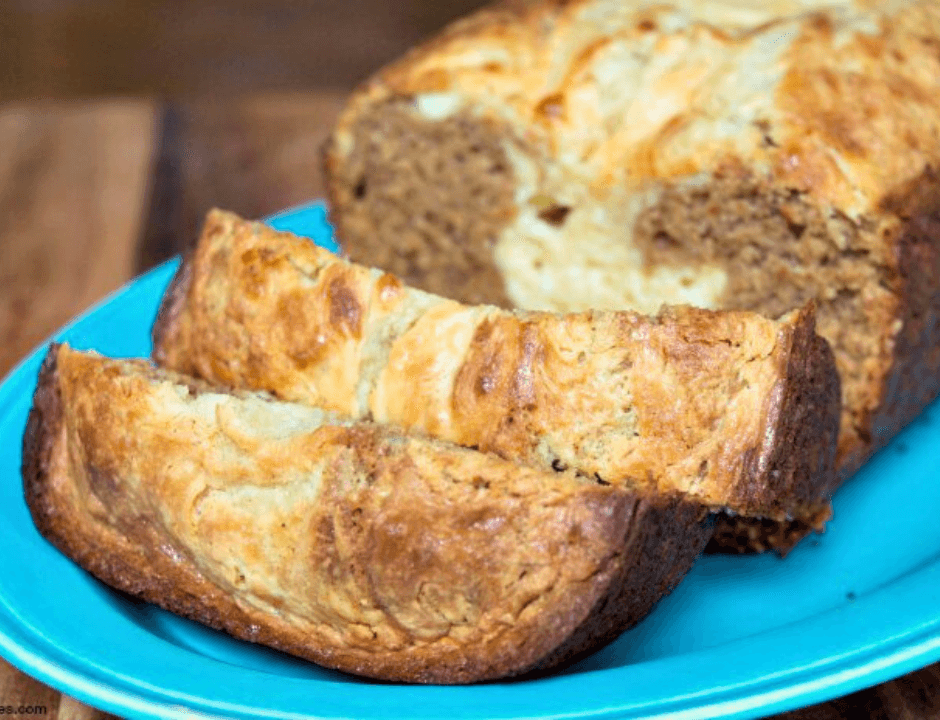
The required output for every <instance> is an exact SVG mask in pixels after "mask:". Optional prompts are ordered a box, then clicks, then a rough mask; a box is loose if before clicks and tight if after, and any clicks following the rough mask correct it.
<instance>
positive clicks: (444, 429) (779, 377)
mask: <svg viewBox="0 0 940 720" xmlns="http://www.w3.org/2000/svg"><path fill="white" fill-rule="evenodd" d="M154 358H155V359H156V360H157V362H159V363H160V364H161V365H164V366H166V367H168V368H171V369H173V370H176V371H179V372H183V373H186V374H191V375H195V376H198V377H201V378H204V379H206V380H208V381H210V382H213V383H218V384H222V385H226V386H230V387H236V388H251V389H256V390H266V391H270V392H273V393H275V394H276V395H277V396H278V397H280V398H282V399H285V400H291V401H299V402H305V403H308V404H311V405H314V406H317V407H323V408H326V409H329V410H333V411H336V412H339V413H341V414H343V415H344V416H346V417H350V418H354V419H370V420H374V421H376V422H380V423H389V424H392V425H395V426H397V427H400V428H402V429H403V430H404V431H406V432H418V433H422V434H429V435H431V436H434V437H437V438H441V439H444V440H447V441H450V442H454V443H457V444H459V445H463V446H468V447H476V448H479V449H480V450H482V451H485V452H494V453H496V454H498V455H500V456H502V457H504V458H507V459H509V460H512V461H515V462H520V463H523V464H526V465H530V466H533V467H537V468H540V469H542V470H553V469H554V470H563V469H567V468H571V469H574V470H576V471H578V472H579V473H581V474H582V475H584V476H586V477H590V478H597V479H598V480H599V481H601V482H605V483H612V484H614V485H618V486H619V485H624V484H626V485H627V486H634V487H635V486H638V485H640V486H646V487H648V488H649V489H650V490H655V491H657V492H660V493H673V492H682V493H685V494H688V495H689V496H690V497H693V498H695V499H696V500H697V501H699V502H701V503H703V504H705V505H707V506H709V507H711V508H716V509H718V508H730V509H731V510H732V511H734V512H736V513H739V514H745V515H760V516H766V517H775V518H778V519H785V518H787V517H789V516H791V515H793V514H798V513H811V512H814V511H816V512H819V511H821V509H822V508H825V507H826V506H827V504H828V498H829V493H830V490H831V487H832V484H833V482H834V477H835V476H834V473H833V461H834V452H835V441H836V434H837V430H838V413H839V406H838V394H839V390H838V379H837V376H836V372H835V367H834V362H833V359H832V355H831V351H830V350H829V347H828V346H827V345H826V343H825V341H823V340H821V339H820V338H819V337H818V336H817V335H815V334H814V332H813V315H812V311H811V309H803V310H800V311H796V312H794V313H791V314H789V315H787V316H785V317H784V318H783V319H781V320H780V321H772V320H768V319H766V318H764V317H762V316H759V315H756V314H753V313H744V312H728V313H716V312H712V311H707V310H694V309H691V308H684V307H676V308H669V309H665V310H663V311H662V312H661V313H660V314H659V315H658V316H656V317H647V316H644V315H640V314H638V313H635V312H585V313H579V314H569V315H556V314H551V313H544V312H541V313H540V312H527V313H526V312H517V313H513V312H509V311H505V310H500V309H498V308H495V307H492V306H467V305H461V304H459V303H457V302H455V301H452V300H446V299H444V298H441V297H438V296H435V295H431V294H428V293H425V292H422V291H419V290H414V289H411V288H408V287H406V286H404V285H403V284H402V283H401V282H400V281H399V280H398V279H397V278H395V277H394V276H392V275H390V274H387V273H383V272H380V271H378V270H370V269H368V268H366V267H363V266H361V265H355V264H352V263H349V262H346V261H344V260H342V259H341V258H339V257H337V256H336V255H334V254H333V253H330V252H328V251H326V250H324V249H322V248H319V247H317V246H316V245H314V244H313V243H312V242H310V241H309V240H306V239H304V238H298V237H296V236H294V235H291V234H289V233H279V232H275V231H273V230H271V229H270V228H268V227H266V226H264V225H261V224H258V223H252V222H246V221H244V220H241V219H240V218H238V217H237V216H235V215H233V214H231V213H224V212H221V211H215V212H213V213H211V214H210V215H209V217H208V220H207V222H206V226H205V229H204V232H203V234H202V237H201V239H200V242H199V244H198V246H197V247H196V249H195V252H194V253H193V254H192V256H191V257H190V258H189V259H187V260H186V261H185V262H184V264H183V266H182V267H181V269H180V271H179V274H178V275H177V278H176V280H175V281H174V283H172V285H171V287H170V288H169V290H168V292H167V295H166V297H165V299H164V303H163V307H162V309H161V312H160V316H159V318H158V320H157V323H156V326H155V330H154Z"/></svg>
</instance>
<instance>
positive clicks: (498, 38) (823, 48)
mask: <svg viewBox="0 0 940 720" xmlns="http://www.w3.org/2000/svg"><path fill="white" fill-rule="evenodd" d="M938 43H940V5H938V4H937V3H936V2H934V1H933V0H887V1H878V2H875V1H874V0H837V1H834V2H833V1H829V0H774V1H772V2H763V0H744V1H742V2H734V3H725V2H715V1H712V2H709V1H703V0H672V1H671V2H652V1H646V2H644V1H640V2H630V3H624V2H621V1H620V0H575V1H574V2H558V1H551V2H548V1H545V2H520V1H516V2H504V3H499V4H497V5H495V6H493V7H491V8H486V9H484V10H481V11H478V12H477V13H475V14H473V15H470V16H468V17H467V18H464V19H462V20H460V21H458V22H456V23H454V24H453V25H451V26H450V27H449V28H447V29H446V30H445V31H444V32H443V33H441V34H439V35H438V36H437V37H435V38H434V39H433V40H431V41H430V42H428V43H425V44H424V45H422V46H420V47H418V48H416V49H415V50H413V51H412V52H410V53H408V54H406V55H405V56H404V57H403V58H402V59H401V60H399V61H397V62H395V63H393V64H391V65H390V66H388V67H387V68H385V69H384V70H383V71H382V72H381V73H379V74H377V75H376V76H375V77H373V78H372V79H370V81H369V82H367V83H366V84H364V85H363V86H362V87H361V88H359V90H358V91H357V93H356V94H355V95H354V96H353V97H352V98H351V101H350V103H349V105H348V107H347V108H346V110H345V111H344V113H343V114H342V116H341V118H340V120H339V123H338V126H337V129H336V132H335V134H334V136H333V138H332V141H331V144H330V148H329V151H328V162H330V163H333V162H337V161H338V158H340V157H342V156H344V155H345V154H346V153H348V152H349V151H350V149H351V147H352V142H353V140H352V137H351V134H350V133H351V127H352V124H353V123H354V122H355V121H356V120H357V118H359V117H361V116H362V115H363V114H365V113H366V112H367V108H368V107H369V106H373V105H378V104H381V103H384V102H386V101H387V100H389V99H391V98H395V97H412V98H417V99H420V100H422V102H423V101H426V103H425V102H423V106H424V107H427V108H428V112H429V113H430V114H432V115H435V114H436V115H440V114H441V113H443V114H445V115H446V114H447V113H449V112H455V111H459V110H461V109H463V108H465V107H468V106H469V105H470V104H472V107H473V113H474V116H475V117H478V118H486V117H488V118H492V119H494V120H497V121H498V122H499V124H501V125H503V124H507V125H509V126H513V127H517V128H524V132H521V133H519V135H518V140H519V141H522V142H524V143H526V144H527V145H529V146H530V147H533V148H538V152H539V154H540V155H545V156H547V157H553V158H555V159H557V160H558V161H559V162H562V163H563V164H565V165H566V166H567V167H569V168H570V169H572V170H573V171H575V172H576V173H577V174H578V175H579V176H580V177H582V178H584V179H586V181H587V182H589V183H590V184H591V185H592V187H593V188H594V190H595V192H597V193H598V194H599V195H602V194H603V193H604V192H605V188H608V187H609V186H610V185H611V184H614V183H616V184H626V185H627V186H634V187H641V186H643V185H645V184H647V183H648V182H649V181H651V180H670V179H674V178H678V177H686V176H692V175H695V174H696V173H698V172H703V171H705V172H707V171H711V170H712V169H714V168H715V167H717V166H720V165H722V164H733V165H742V166H746V167H749V168H752V169H755V170H757V171H758V174H760V175H762V176H767V177H768V178H770V179H771V180H772V181H774V182H779V183H781V184H784V185H787V186H789V187H795V188H798V189H800V190H802V191H807V192H810V193H811V194H812V195H813V196H814V197H816V198H818V199H819V200H820V201H822V202H825V203H827V204H830V205H832V206H834V207H837V208H839V209H840V210H841V211H842V212H844V213H846V214H847V215H849V216H850V217H853V218H855V217H858V216H859V215H860V214H862V213H875V214H878V213H879V211H880V210H881V209H880V208H879V207H878V205H879V203H880V201H881V199H882V198H883V197H885V196H886V195H887V194H889V192H891V191H892V190H894V189H895V188H897V187H899V186H900V185H902V184H903V183H905V182H908V181H911V180H914V179H915V178H917V177H918V176H920V175H921V174H922V173H923V172H924V171H925V170H927V169H928V168H929V167H931V166H935V165H936V162H937V160H938V156H940V151H938V145H937V137H938V136H940V58H938V55H937V46H938ZM768 139H770V140H769V141H768Z"/></svg>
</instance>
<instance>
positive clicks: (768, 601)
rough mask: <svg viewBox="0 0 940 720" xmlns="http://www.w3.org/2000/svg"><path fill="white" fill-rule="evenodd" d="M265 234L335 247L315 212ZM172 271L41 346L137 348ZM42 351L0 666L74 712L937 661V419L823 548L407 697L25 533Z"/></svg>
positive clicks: (570, 693)
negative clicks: (575, 661) (247, 639)
mask: <svg viewBox="0 0 940 720" xmlns="http://www.w3.org/2000/svg"><path fill="white" fill-rule="evenodd" d="M270 222H271V224H272V225H275V226H277V227H280V228H284V229H290V230H293V231H295V232H297V233H299V234H304V235H308V236H310V237H312V238H314V239H315V240H316V241H317V242H319V243H321V244H324V245H326V246H328V247H333V248H335V245H332V241H331V239H330V230H329V226H328V225H327V223H326V220H325V216H324V212H323V209H322V207H320V206H317V205H314V206H309V207H305V208H301V209H298V210H294V211H290V212H288V213H285V214H282V215H280V216H277V217H275V218H272V219H271V220H270ZM175 265H176V263H175V262H171V263H168V264H166V265H163V266H161V267H159V268H157V269H156V270H154V271H152V272H150V273H148V274H146V275H144V276H142V277H140V278H139V279H137V280H135V281H134V282H132V283H131V284H130V285H128V286H127V287H125V288H124V289H122V290H120V291H119V292H118V293H117V294H115V295H114V296H113V297H111V298H110V299H108V300H106V301H105V302H104V303H102V304H101V305H99V306H98V307H96V308H94V309H93V310H91V311H90V312H88V313H87V314H86V315H84V316H82V317H81V318H79V319H78V320H76V321H75V322H73V323H72V324H71V325H69V326H68V327H66V328H65V329H63V330H62V331H61V332H59V333H58V334H57V335H56V338H57V339H64V340H68V341H69V342H70V343H72V344H73V345H75V346H77V347H80V348H95V349H97V350H99V351H101V352H103V353H105V354H109V355H115V356H145V355H148V354H149V352H150V339H149V328H150V325H151V323H152V321H153V318H154V314H155V312H156V309H157V305H158V302H159V299H160V296H161V294H162V292H163V290H164V288H165V287H166V285H167V283H168V282H169V280H170V277H171V275H172V274H173V271H174V269H175ZM43 352H44V348H40V349H38V350H37V351H36V352H34V353H33V354H32V355H31V356H30V357H29V358H27V360H26V361H25V362H23V363H22V364H21V365H20V366H19V367H18V368H17V369H16V370H15V371H14V372H13V373H12V374H11V375H10V376H9V377H8V378H7V379H6V381H5V382H4V384H3V385H2V387H0V437H2V443H0V652H2V654H3V655H4V656H5V657H6V658H7V659H8V660H9V661H10V662H12V663H13V664H14V665H16V666H18V667H20V668H21V669H22V670H24V671H25V672H27V673H29V674H30V675H33V676H35V677H37V678H39V679H41V680H43V681H44V682H46V683H48V684H50V685H52V686H54V687H57V688H59V689H61V690H63V691H65V692H66V693H68V694H70V695H73V696H75V697H78V698H79V699H81V700H84V701H85V702H87V703H90V704H92V705H95V706H98V707H100V708H103V709H105V710H108V711H111V712H113V713H116V714H118V715H122V716H125V717H135V718H180V717H199V716H214V717H219V716H221V717H228V718H257V717H275V718H300V717H316V718H359V719H362V720H365V719H369V720H379V719H382V720H384V719H390V718H455V719H456V718H547V717H563V718H588V717H590V718H639V717H644V718H645V717H667V716H668V717H670V718H711V717H733V718H746V717H759V716H762V715H766V714H769V713H772V712H775V711H781V710H786V709H789V708H793V707H796V706H800V705H808V704H812V703H816V702H821V701H823V700H826V699H828V698H831V697H835V696H838V695H844V694H846V693H849V692H851V691H853V690H856V689H859V688H861V687H864V686H867V685H872V684H875V683H878V682H882V681H884V680H888V679H890V678H892V677H895V676H898V675H901V674H903V673H906V672H909V671H911V670H914V669H916V668H918V667H920V666H923V665H926V664H928V663H930V662H933V661H935V660H938V659H940V522H938V520H937V509H938V508H940V410H938V407H937V405H935V406H933V407H932V408H929V409H928V411H927V412H926V413H925V414H924V415H923V417H922V418H921V419H920V420H918V421H917V422H916V423H915V424H914V425H913V426H912V427H910V428H908V429H907V430H906V431H905V432H904V433H903V434H902V435H901V436H900V437H898V438H897V440H896V441H895V442H894V443H893V444H892V445H891V446H890V447H889V448H887V449H886V450H885V451H883V452H882V453H880V454H879V455H878V456H877V457H875V458H874V459H873V460H872V462H870V463H869V464H868V466H867V467H865V469H864V470H863V471H862V472H861V473H859V474H858V476H856V477H855V478H854V479H853V480H852V481H851V482H850V483H849V484H848V485H846V486H845V487H844V488H843V489H842V490H841V491H840V492H839V494H838V497H836V501H835V520H834V522H833V523H832V525H831V527H830V529H829V530H828V531H827V532H826V534H825V535H824V536H821V537H818V538H816V539H812V540H809V541H806V542H804V543H803V544H802V545H801V546H800V547H798V548H797V549H796V550H795V551H794V552H793V553H792V554H791V555H790V556H789V557H788V558H787V559H786V560H785V561H782V560H780V559H779V558H777V557H774V556H770V555H764V556H757V557H720V556H719V557H704V558H702V559H701V560H700V561H699V562H698V564H697V565H696V566H695V568H694V569H693V570H692V572H691V574H690V575H689V576H688V579H687V580H686V581H685V582H684V583H683V584H682V585H681V586H680V587H679V588H678V589H677V590H676V592H674V593H673V594H672V595H671V596H670V597H668V598H667V599H666V600H665V601H664V602H663V603H661V604H660V605H659V606H658V607H657V609H656V610H655V612H654V613H653V614H652V615H651V616H650V617H649V618H647V620H645V621H644V622H643V623H641V624H640V625H639V626H638V627H636V628H635V629H633V630H632V631H630V632H628V633H626V634H625V635H623V636H622V637H621V638H620V639H619V640H618V641H617V642H615V643H614V644H613V645H611V646H609V647H607V648H606V649H604V650H602V651H600V652H598V653H597V654H595V655H593V656H591V657H590V658H588V659H587V660H585V661H583V662H581V663H580V664H579V665H577V666H576V667H574V668H572V669H570V670H568V671H567V672H564V673H562V674H559V675H556V676H553V677H550V678H546V679H542V680H536V681H529V682H514V683H504V684H491V685H481V686H472V687H414V686H405V685H388V684H376V683H370V682H365V681H361V680H357V679H355V678H351V677H348V676H344V675H341V674H339V673H334V672H330V671H326V670H321V669H319V668H317V667H315V666H313V665H310V664H307V663H304V662H302V661H299V660H295V659H293V658H291V657H288V656H286V655H281V654H279V653H276V652H273V651H269V650H266V649H264V648H259V647H256V646H252V645H249V644H247V643H242V642H239V641H236V640H233V639H231V638H228V637H227V636H224V635H221V634H219V633H216V632H213V631H211V630H208V629H206V628H203V627H201V626H199V625H196V624H193V623H191V622H188V621H185V620H182V619H179V618H177V617H175V616H172V615H169V614H167V613H165V612H162V611H160V610H157V609H155V608H153V607H151V606H149V605H146V604H143V603H138V602H134V601H131V600H128V599H127V598H126V597H124V596H123V595H119V594H117V593H115V592H113V591H111V590H109V589H108V588H106V587H105V586H103V585H102V584H100V583H99V582H97V581H95V580H93V579H92V578H91V577H89V576H88V575H87V574H86V573H84V572H83V571H82V570H80V569H78V568H77V567H76V566H75V565H73V564H72V563H71V562H69V561H68V560H66V559H65V558H64V557H63V556H62V555H60V554H59V553H58V552H57V551H56V550H55V549H54V548H52V546H50V545H49V544H48V543H46V542H45V540H43V539H42V538H41V537H40V535H39V534H38V533H37V531H36V530H35V528H34V527H33V525H32V523H31V521H30V518H29V515H28V513H27V509H26V506H25V504H24V502H23V498H22V491H21V484H20V471H19V468H20V443H21V436H22V433H23V428H24V425H25V422H26V415H27V412H28V410H29V406H30V401H31V396H32V392H33V387H34V385H35V381H36V373H37V371H38V369H39V364H40V361H41V357H42V355H43Z"/></svg>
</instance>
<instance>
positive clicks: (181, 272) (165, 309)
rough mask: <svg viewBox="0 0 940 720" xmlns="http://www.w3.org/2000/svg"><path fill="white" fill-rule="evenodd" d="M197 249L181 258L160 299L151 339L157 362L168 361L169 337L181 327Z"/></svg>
mask: <svg viewBox="0 0 940 720" xmlns="http://www.w3.org/2000/svg"><path fill="white" fill-rule="evenodd" d="M194 253H195V250H191V251H190V252H188V253H186V254H185V255H183V256H182V258H181V259H180V265H179V267H178V268H177V269H176V273H175V274H174V275H173V279H172V280H170V284H169V285H168V286H167V289H166V291H165V292H164V294H163V298H162V299H161V300H160V307H159V309H158V310H157V317H156V320H154V323H153V328H152V329H151V335H150V337H151V340H152V343H153V359H154V361H155V362H156V363H157V364H160V365H163V364H165V362H166V353H165V350H164V348H165V347H166V342H167V338H169V337H170V336H172V335H173V334H174V333H176V332H177V328H178V327H179V317H180V313H182V312H183V308H184V307H185V306H186V298H187V297H188V296H189V288H190V286H191V285H192V281H193V254H194Z"/></svg>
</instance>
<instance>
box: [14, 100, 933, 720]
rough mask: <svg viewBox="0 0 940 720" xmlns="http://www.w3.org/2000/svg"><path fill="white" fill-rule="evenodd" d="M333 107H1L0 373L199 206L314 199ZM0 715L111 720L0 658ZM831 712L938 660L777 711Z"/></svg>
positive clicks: (240, 208) (177, 245)
mask: <svg viewBox="0 0 940 720" xmlns="http://www.w3.org/2000/svg"><path fill="white" fill-rule="evenodd" d="M341 101H342V97H341V95H340V94H338V93H331V92H312V93H307V94H295V95H273V96H272V95H264V96H253V97H247V98H241V99H237V98H236V99H229V100H226V101H204V102H190V103H183V104H180V103H177V104H173V105H166V104H158V103H156V102H152V101H144V100H133V101H130V100H128V101H109V102H88V103H71V104H51V103H46V104H27V105H6V106H0V299H2V301H0V332H2V338H3V340H4V342H3V344H2V346H0V372H2V373H4V374H5V373H7V372H8V371H9V370H10V369H11V368H12V367H13V365H14V364H15V363H16V362H17V361H18V360H19V359H21V358H22V357H23V356H24V355H25V354H26V353H27V352H28V351H29V350H30V349H31V348H32V347H34V346H35V345H36V344H37V343H39V342H40V341H41V340H42V339H43V338H45V337H46V336H47V335H49V333H51V332H52V331H53V330H55V329H56V328H57V327H58V326H60V325H61V324H62V323H64V322H65V321H67V320H68V319H69V318H70V317H72V316H73V315H75V314H76V313H78V312H80V311H81V310H83V309H85V308H86V307H87V306H88V305H90V304H91V303H93V302H95V301H97V300H99V299H101V298H102V297H103V296H105V295H106V294H107V293H108V292H110V291H112V290H114V289H115V288H117V287H118V286H120V285H121V284H122V283H124V282H126V281H127V280H128V279H130V278H131V277H132V276H133V275H134V274H135V273H137V272H139V271H141V270H143V269H145V268H147V267H149V266H151V265H152V264H154V263H156V262H159V261H160V260H163V259H165V258H166V257H169V256H170V255H172V254H174V253H175V252H177V251H178V250H180V249H181V248H184V247H186V246H187V245H188V244H190V243H191V242H192V241H193V239H194V237H195V234H196V232H197V228H198V226H199V223H200V220H201V217H202V216H203V214H204V213H205V211H206V210H208V209H209V208H210V207H212V206H221V207H226V208H229V209H232V210H235V211H237V212H240V213H243V214H245V215H248V216H253V217H258V216H261V215H264V214H266V213H270V212H273V211H275V210H277V209H280V208H283V207H286V206H289V205H291V204H295V203H297V202H301V201H303V200H307V199H310V198H315V197H318V196H320V195H321V194H322V188H323V185H322V178H321V176H320V169H319V146H320V143H321V142H322V140H323V138H324V137H325V134H326V132H327V131H328V128H329V127H330V124H331V123H332V121H333V118H334V117H335V115H336V112H337V111H338V109H339V106H340V103H341ZM102 641H103V642H106V641H107V639H106V638H103V639H102ZM0 707H13V708H19V707H23V708H26V707H30V708H43V709H44V712H41V713H37V712H34V713H33V715H34V716H40V717H46V718H50V719H55V718H59V719H64V720H102V719H103V718H110V717H112V716H110V715H108V714H106V713H103V712H100V711H98V710H94V709H92V708H90V707H87V706H85V705H83V704H81V703H79V702H78V701H76V700H74V699H72V698H69V697H67V696H63V695H61V694H60V693H58V692H57V691H55V690H53V689H51V688H49V687H46V686H45V685H43V684H42V683H39V682H37V681H36V680H33V679H31V678H29V677H27V676H26V675H23V674H22V673H20V672H18V671H17V670H15V669H14V668H13V667H11V666H10V665H8V664H7V663H6V662H4V661H2V660H0ZM23 716H25V714H20V717H23ZM836 718H850V719H851V718H874V719H875V720H926V719H928V718H931V719H932V718H940V664H938V665H933V666H931V667H928V668H925V669H923V670H920V671H918V672H914V673H911V674H909V675H907V676H905V677H903V678H900V679H898V680H895V681H893V682H888V683H885V684H882V685H879V686H878V687H875V688H870V689H868V690H864V691H861V692H858V693H855V694H853V695H849V696H847V697H844V698H840V699H838V700H834V701H832V702H828V703H824V704H821V705H817V706H815V707H811V708H805V709H802V710H797V711H792V712H788V713H783V714H781V715H777V716H776V720H834V719H836Z"/></svg>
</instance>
